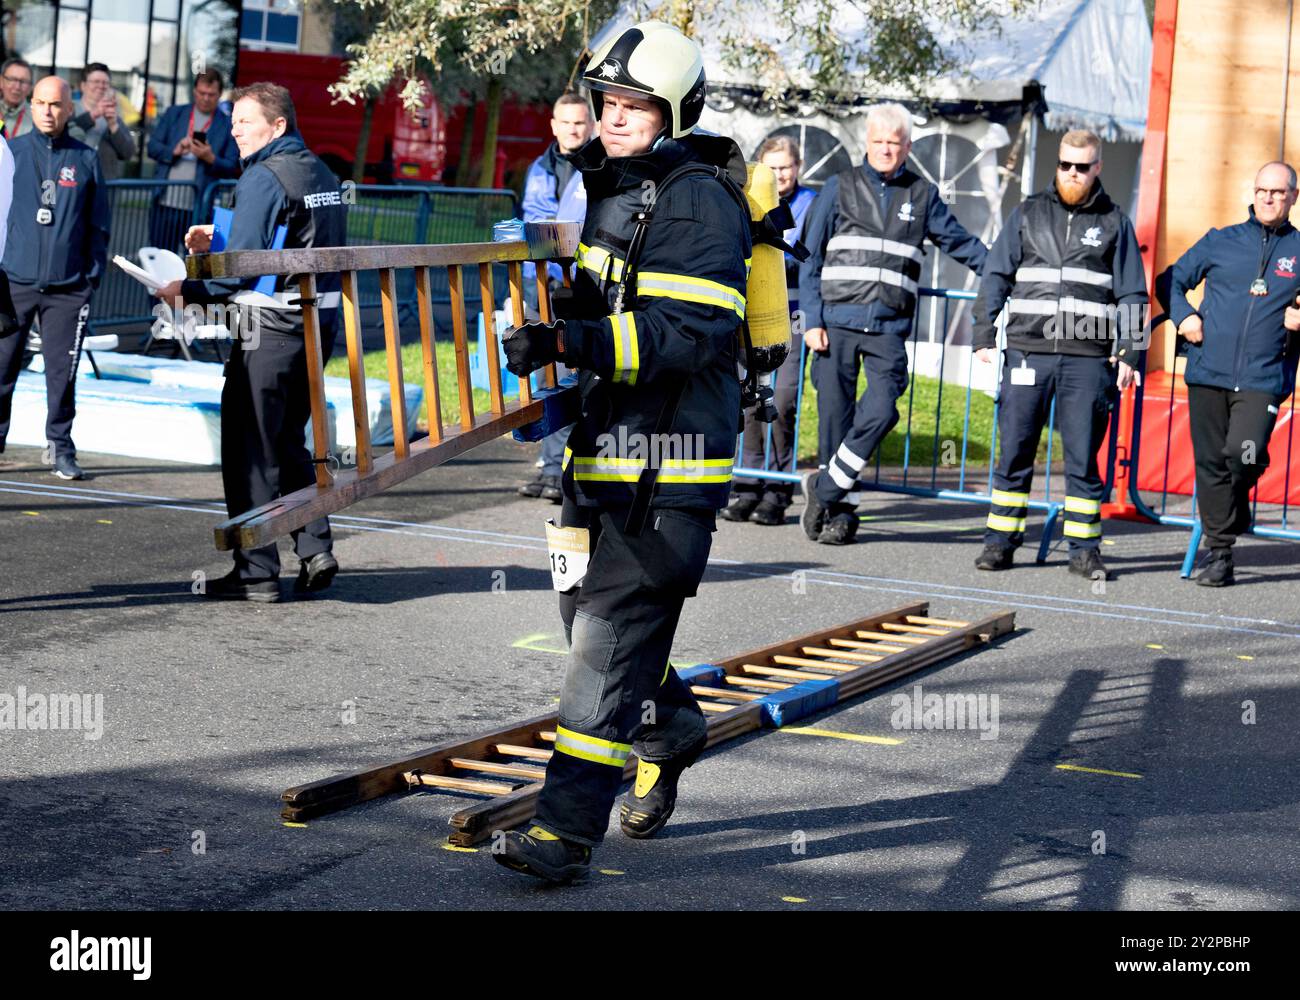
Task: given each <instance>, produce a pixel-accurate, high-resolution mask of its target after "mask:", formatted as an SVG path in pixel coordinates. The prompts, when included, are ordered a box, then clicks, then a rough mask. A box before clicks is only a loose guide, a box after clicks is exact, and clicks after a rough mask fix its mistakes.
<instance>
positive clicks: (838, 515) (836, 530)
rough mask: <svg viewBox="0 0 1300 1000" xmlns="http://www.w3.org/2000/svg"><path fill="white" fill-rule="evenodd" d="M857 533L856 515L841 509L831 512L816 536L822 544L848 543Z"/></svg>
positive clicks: (853, 512)
mask: <svg viewBox="0 0 1300 1000" xmlns="http://www.w3.org/2000/svg"><path fill="white" fill-rule="evenodd" d="M857 533H858V515H857V513H856V512H855V511H846V510H841V511H837V512H835V513H834V514H832V515H831V516H830V518H829V520H827V522H826V524H825V526H824V527H823V528H822V530H821V534H819V535H818V536H817V541H818V542H820V543H821V544H822V545H848V544H849V542H851V541H853V538H854V536H855V535H856V534H857Z"/></svg>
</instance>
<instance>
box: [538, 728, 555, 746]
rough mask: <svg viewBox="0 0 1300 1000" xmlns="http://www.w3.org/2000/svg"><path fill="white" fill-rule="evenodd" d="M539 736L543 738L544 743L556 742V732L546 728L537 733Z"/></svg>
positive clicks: (540, 738)
mask: <svg viewBox="0 0 1300 1000" xmlns="http://www.w3.org/2000/svg"><path fill="white" fill-rule="evenodd" d="M537 738H538V739H539V740H541V741H542V742H543V743H554V742H555V734H554V733H552V732H550V731H549V730H545V729H543V730H542V731H541V732H540V733H538V734H537Z"/></svg>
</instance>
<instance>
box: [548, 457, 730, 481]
mask: <svg viewBox="0 0 1300 1000" xmlns="http://www.w3.org/2000/svg"><path fill="white" fill-rule="evenodd" d="M573 463H574V465H573V478H574V479H575V480H580V481H582V482H595V483H635V482H636V481H637V480H638V479H640V478H641V470H642V469H644V468H645V466H646V460H645V459H644V458H612V457H605V458H602V457H599V456H578V457H576V458H574V460H573ZM731 466H732V459H730V458H698V459H696V458H667V459H664V460H663V461H662V462H660V465H659V482H660V483H725V482H726V481H727V480H729V479H730V478H731Z"/></svg>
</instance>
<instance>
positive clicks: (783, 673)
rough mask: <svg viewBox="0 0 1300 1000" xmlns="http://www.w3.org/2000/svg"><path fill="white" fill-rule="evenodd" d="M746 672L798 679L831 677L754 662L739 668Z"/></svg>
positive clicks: (825, 678) (831, 675) (827, 678)
mask: <svg viewBox="0 0 1300 1000" xmlns="http://www.w3.org/2000/svg"><path fill="white" fill-rule="evenodd" d="M740 669H741V670H743V671H745V673H747V674H761V675H763V676H766V677H793V678H794V679H795V680H800V681H826V680H830V679H831V677H833V676H834V675H833V674H810V673H806V672H804V671H802V670H782V669H781V668H780V667H760V666H758V665H757V664H754V663H746V664H744V665H743V666H742V667H741V668H740Z"/></svg>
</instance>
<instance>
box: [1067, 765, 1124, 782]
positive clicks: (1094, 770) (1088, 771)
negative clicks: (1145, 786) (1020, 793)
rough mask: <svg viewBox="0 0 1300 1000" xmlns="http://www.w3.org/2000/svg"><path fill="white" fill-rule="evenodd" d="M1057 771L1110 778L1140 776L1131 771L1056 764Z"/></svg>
mask: <svg viewBox="0 0 1300 1000" xmlns="http://www.w3.org/2000/svg"><path fill="white" fill-rule="evenodd" d="M1056 769H1057V770H1058V771H1082V772H1083V773H1084V774H1108V775H1110V776H1111V777H1112V778H1138V779H1141V777H1142V775H1140V774H1133V773H1132V772H1131V771H1104V770H1102V769H1101V768H1099V767H1079V766H1078V765H1076V764H1057V765H1056Z"/></svg>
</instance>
